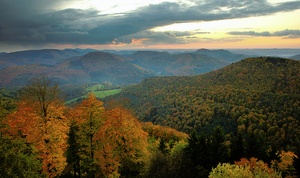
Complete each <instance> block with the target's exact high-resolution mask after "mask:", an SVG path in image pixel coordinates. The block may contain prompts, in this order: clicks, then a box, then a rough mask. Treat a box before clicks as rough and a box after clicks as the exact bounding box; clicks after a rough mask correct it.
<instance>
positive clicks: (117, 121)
mask: <svg viewBox="0 0 300 178" xmlns="http://www.w3.org/2000/svg"><path fill="white" fill-rule="evenodd" d="M147 135H148V134H147V133H146V132H145V131H143V129H142V125H141V123H140V122H139V121H138V120H137V119H136V118H135V117H134V116H133V115H132V114H131V113H130V112H129V111H127V110H126V109H124V108H120V107H118V108H114V109H112V110H109V111H107V121H106V122H105V124H104V125H103V127H102V128H101V129H100V131H99V132H98V134H97V139H99V141H100V142H101V143H102V149H101V150H99V152H98V153H97V157H98V158H99V160H101V162H100V167H101V169H102V170H103V171H104V173H105V175H120V174H121V175H122V176H126V177H129V176H135V175H137V174H138V173H139V172H140V171H141V168H142V167H143V166H144V164H145V162H146V161H147V160H148V151H147V145H148V142H147Z"/></svg>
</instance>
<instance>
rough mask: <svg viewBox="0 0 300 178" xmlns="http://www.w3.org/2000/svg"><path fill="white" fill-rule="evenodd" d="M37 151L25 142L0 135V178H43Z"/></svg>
mask: <svg viewBox="0 0 300 178" xmlns="http://www.w3.org/2000/svg"><path fill="white" fill-rule="evenodd" d="M41 171H42V164H41V162H40V161H39V159H38V154H37V150H35V149H34V147H33V146H32V145H31V144H26V142H25V140H23V139H19V138H16V139H15V138H12V137H9V136H6V135H3V134H2V133H0V177H3V178H5V177H12V178H15V177H24V178H38V177H45V175H43V174H41Z"/></svg>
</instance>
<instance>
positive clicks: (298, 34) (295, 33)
mask: <svg viewBox="0 0 300 178" xmlns="http://www.w3.org/2000/svg"><path fill="white" fill-rule="evenodd" d="M228 34H230V35H247V36H280V37H286V38H300V30H288V29H287V30H283V31H276V32H274V33H270V32H267V31H266V32H255V31H232V32H229V33H228Z"/></svg>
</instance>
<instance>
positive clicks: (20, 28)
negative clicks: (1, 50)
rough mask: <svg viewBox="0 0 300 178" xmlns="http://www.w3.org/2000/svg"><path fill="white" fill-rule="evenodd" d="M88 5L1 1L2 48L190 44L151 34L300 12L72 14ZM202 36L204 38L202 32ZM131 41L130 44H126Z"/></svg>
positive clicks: (223, 9) (200, 9)
mask: <svg viewBox="0 0 300 178" xmlns="http://www.w3.org/2000/svg"><path fill="white" fill-rule="evenodd" d="M75 1H76V2H79V1H80V2H84V1H83V0H26V1H24V0H0V43H2V44H23V45H28V44H32V45H41V44H49V43H51V44H69V43H72V44H107V43H112V42H113V41H124V42H126V43H130V38H148V39H151V40H149V41H152V42H155V41H156V40H157V42H158V43H160V42H162V41H163V40H165V42H169V43H173V42H175V43H184V42H185V41H184V40H183V38H182V37H186V39H188V38H192V35H193V34H191V33H190V32H180V33H181V34H180V33H179V32H166V33H158V32H150V31H149V29H151V28H154V27H157V26H162V25H168V24H172V23H180V22H192V21H213V20H222V19H234V18H244V17H251V16H263V15H268V14H273V13H278V12H284V11H293V10H297V9H300V1H293V2H286V3H281V4H277V5H272V4H270V3H268V2H267V1H266V0H252V1H249V0H227V1H220V0H209V1H208V0H207V1H196V0H194V1H192V0H191V2H193V5H187V4H179V3H171V2H164V3H161V4H157V5H149V6H146V7H143V8H139V9H137V10H134V11H131V12H127V13H123V14H118V15H113V14H107V15H101V13H100V11H98V10H95V9H86V10H80V9H70V8H66V7H68V3H69V4H72V2H75ZM198 33H201V32H198ZM246 33H248V35H251V36H268V35H269V36H271V35H275V36H286V37H287V36H290V37H292V36H299V32H298V30H296V31H291V30H286V31H282V32H281V33H282V34H286V33H290V34H289V35H281V33H280V32H276V33H272V34H271V33H269V32H262V33H257V32H254V31H253V32H231V33H230V34H232V35H237V34H238V35H246ZM124 39H126V40H124Z"/></svg>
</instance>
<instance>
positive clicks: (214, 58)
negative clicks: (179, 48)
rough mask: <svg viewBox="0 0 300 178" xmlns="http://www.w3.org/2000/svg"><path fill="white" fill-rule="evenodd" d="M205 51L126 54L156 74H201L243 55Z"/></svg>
mask: <svg viewBox="0 0 300 178" xmlns="http://www.w3.org/2000/svg"><path fill="white" fill-rule="evenodd" d="M202 51H204V49H203V50H202ZM205 52H206V53H201V52H199V50H198V51H196V52H182V53H179V54H170V53H168V52H158V51H137V52H135V53H133V54H131V55H128V57H129V58H132V59H133V60H131V62H132V63H133V64H136V65H139V66H141V67H143V68H145V69H148V70H150V71H152V72H154V73H155V74H156V75H157V76H182V75H184V76H188V75H197V74H202V73H206V72H210V71H212V70H215V69H219V68H221V67H224V66H226V65H228V64H230V63H231V62H232V61H236V60H241V59H242V57H243V55H238V54H234V53H231V52H229V51H226V50H208V49H205ZM225 54H226V55H225ZM238 57H240V58H238Z"/></svg>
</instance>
